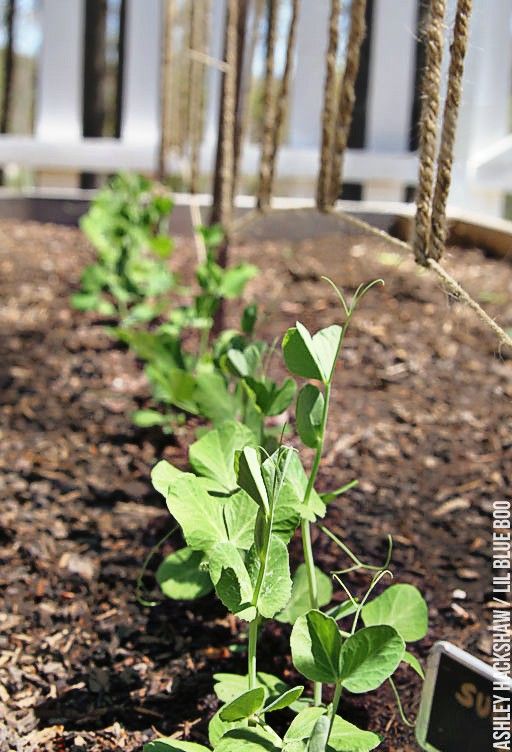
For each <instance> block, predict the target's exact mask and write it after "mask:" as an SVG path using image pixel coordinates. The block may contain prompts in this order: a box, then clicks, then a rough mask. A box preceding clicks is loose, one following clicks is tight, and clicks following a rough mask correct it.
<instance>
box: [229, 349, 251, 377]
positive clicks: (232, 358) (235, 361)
mask: <svg viewBox="0 0 512 752" xmlns="http://www.w3.org/2000/svg"><path fill="white" fill-rule="evenodd" d="M226 357H227V361H228V365H229V367H230V368H231V370H232V371H233V372H234V373H235V374H236V375H237V376H239V377H240V378H242V379H243V378H245V377H246V376H248V375H249V366H248V363H247V359H246V357H245V355H244V353H243V352H241V351H240V350H235V349H234V348H231V349H230V350H228V352H227V354H226Z"/></svg>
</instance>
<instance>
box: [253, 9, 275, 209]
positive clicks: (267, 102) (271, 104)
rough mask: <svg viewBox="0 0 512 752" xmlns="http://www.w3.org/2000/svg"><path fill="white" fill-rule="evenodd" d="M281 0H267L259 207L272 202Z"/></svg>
mask: <svg viewBox="0 0 512 752" xmlns="http://www.w3.org/2000/svg"><path fill="white" fill-rule="evenodd" d="M278 4H279V0H267V38H266V57H265V88H264V96H263V112H264V119H263V133H262V139H261V157H260V174H259V184H258V197H257V198H258V208H259V209H262V208H264V207H266V206H268V205H269V203H270V170H271V167H270V162H271V159H272V143H273V135H272V134H273V125H274V118H275V105H276V102H275V97H274V96H273V88H274V55H275V45H276V28H277V11H278Z"/></svg>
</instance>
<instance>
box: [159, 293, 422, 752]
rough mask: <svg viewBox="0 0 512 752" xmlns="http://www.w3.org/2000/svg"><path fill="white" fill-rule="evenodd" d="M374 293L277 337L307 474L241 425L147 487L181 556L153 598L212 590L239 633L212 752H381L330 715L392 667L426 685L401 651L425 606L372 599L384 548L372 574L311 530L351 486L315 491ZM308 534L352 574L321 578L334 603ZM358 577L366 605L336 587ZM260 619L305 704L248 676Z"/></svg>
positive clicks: (285, 451)
mask: <svg viewBox="0 0 512 752" xmlns="http://www.w3.org/2000/svg"><path fill="white" fill-rule="evenodd" d="M331 284H332V283H331ZM374 284H376V283H375V282H372V283H370V284H368V285H363V286H361V287H360V288H358V290H357V291H356V293H355V295H354V296H353V298H352V301H351V303H350V305H349V304H347V302H346V300H345V297H344V296H343V294H342V292H341V291H339V290H337V288H335V289H336V291H337V293H338V296H339V299H340V302H341V305H342V309H343V313H344V320H343V323H342V324H341V325H338V324H333V325H331V326H328V327H326V328H324V329H321V330H320V331H318V332H317V333H316V334H314V335H311V334H310V332H309V331H308V330H307V328H306V327H305V326H304V325H302V324H300V323H297V324H296V326H295V327H293V328H291V329H289V330H288V331H287V332H286V334H285V336H284V339H283V343H282V349H283V354H284V359H285V362H286V364H287V366H288V368H289V370H290V371H291V373H292V374H293V375H294V376H297V377H301V378H304V379H306V380H307V383H306V384H305V385H304V386H303V387H302V389H301V390H300V391H299V393H298V396H297V401H296V412H295V418H296V420H295V422H296V427H297V431H298V434H299V437H300V438H301V440H302V442H303V444H305V445H306V446H307V447H310V448H313V449H315V456H314V460H313V463H312V467H311V470H310V471H309V472H306V470H305V469H304V466H303V463H302V461H301V456H300V452H299V451H298V450H296V449H295V448H293V447H292V446H287V445H284V444H283V443H280V444H279V445H278V446H277V448H275V449H274V450H273V451H272V452H269V451H267V449H265V447H262V446H261V445H259V444H258V440H257V437H256V435H255V433H254V432H253V431H252V430H251V429H250V428H249V427H248V426H246V425H243V424H242V423H240V422H239V421H234V420H229V421H226V422H224V423H223V424H221V425H219V426H217V427H215V428H213V429H212V430H210V431H208V432H206V433H204V434H203V435H202V436H201V437H200V438H199V439H198V440H197V441H196V442H194V443H193V444H192V445H191V446H190V448H189V465H190V471H188V472H185V471H182V470H179V469H178V468H176V467H174V466H173V465H171V464H169V463H168V462H166V461H161V462H159V463H158V464H157V465H156V466H155V467H154V469H153V472H152V482H153V485H154V487H155V488H156V490H157V491H159V492H160V493H161V494H162V495H163V496H164V498H165V500H166V504H167V507H168V509H169V511H170V513H171V515H172V516H173V517H174V519H175V520H176V522H177V523H178V525H179V527H180V528H181V532H182V534H183V538H184V541H185V547H183V548H181V549H179V550H178V551H176V552H174V553H172V554H170V555H169V556H167V557H166V558H165V559H164V561H163V562H162V564H161V565H160V567H159V568H158V571H157V579H158V581H159V583H160V586H161V588H162V590H163V592H164V593H166V594H167V595H168V596H169V597H171V598H176V599H183V600H191V599H195V598H198V597H201V596H204V595H206V594H207V593H209V592H210V591H212V590H214V591H215V593H216V595H217V597H218V598H219V599H220V600H221V601H222V603H223V604H224V605H225V606H226V608H227V609H228V610H229V611H230V612H231V613H232V614H234V615H235V616H236V617H238V619H239V620H240V621H241V622H246V623H247V625H248V629H247V634H248V637H247V673H246V674H244V675H236V674H229V673H223V674H216V675H215V676H214V677H213V678H214V682H215V685H214V691H215V693H216V695H217V697H218V699H219V701H220V702H221V703H222V705H221V707H220V708H219V710H218V711H217V712H216V713H215V715H214V716H213V718H212V719H211V721H210V723H209V727H208V736H209V742H210V747H211V749H213V750H215V752H238V750H240V749H243V750H247V752H259V751H263V750H266V751H267V752H278V751H279V750H283V751H284V752H325V751H327V752H368V751H369V750H373V749H375V748H376V747H378V746H379V744H380V742H381V737H380V736H379V735H378V734H376V733H374V732H373V731H367V730H364V729H360V728H358V727H357V726H356V725H354V724H353V723H351V722H350V721H348V720H346V719H344V718H343V717H342V716H341V715H339V712H338V711H339V705H340V698H341V695H342V692H343V691H345V692H348V693H352V694H360V693H364V692H369V691H372V690H375V689H377V688H378V687H380V686H381V685H382V684H383V683H384V682H385V681H388V680H391V681H392V676H393V674H394V673H395V671H396V670H397V668H398V667H399V666H400V664H401V663H405V664H408V665H409V666H410V667H412V668H413V669H414V670H416V671H417V672H418V673H419V674H420V675H421V674H422V668H421V665H420V663H419V661H418V660H417V658H416V657H415V656H414V655H413V654H412V653H410V652H409V651H408V650H407V643H408V642H412V641H415V640H419V639H421V638H422V637H423V636H424V635H425V634H426V631H427V626H428V625H427V621H428V613H427V606H426V603H425V601H424V600H423V598H422V596H421V594H420V593H419V591H418V590H417V589H416V588H414V587H413V586H411V585H408V584H395V585H392V586H391V587H388V588H387V589H385V590H383V592H382V593H381V594H380V595H378V596H377V597H374V598H370V596H371V594H372V592H373V591H374V589H375V587H376V586H377V585H378V584H379V583H380V582H381V581H382V580H383V579H384V578H385V577H386V576H388V575H390V572H389V570H388V566H389V563H390V558H391V545H389V548H388V556H387V559H386V561H385V562H384V564H383V565H382V566H380V567H378V566H372V565H369V564H365V563H364V562H362V561H361V560H360V559H359V557H358V556H357V555H356V554H355V553H354V552H352V551H351V549H350V548H349V547H348V546H347V545H346V544H345V543H344V542H343V541H342V540H340V539H339V538H338V537H337V536H336V535H334V534H333V533H332V532H331V531H329V529H328V528H327V527H326V526H325V525H323V523H322V522H321V520H322V518H323V517H324V516H325V514H326V510H327V504H328V503H329V502H331V501H332V500H333V499H334V498H337V497H338V495H339V494H340V493H342V492H343V490H346V488H347V487H344V488H342V489H338V490H337V491H334V492H331V493H327V494H324V495H321V494H319V493H318V492H317V491H316V489H315V485H316V481H317V476H318V471H319V468H320V464H321V458H322V452H323V446H324V442H325V434H326V426H327V420H328V413H329V403H330V395H331V389H332V383H333V378H334V371H335V366H336V362H337V360H338V356H339V354H340V350H341V347H342V345H343V341H344V337H345V334H346V332H347V329H348V326H349V323H350V321H351V319H352V316H353V314H354V312H355V310H356V308H357V305H358V304H359V302H360V301H361V299H362V298H363V297H364V295H365V294H366V293H367V292H368V291H369V290H370V289H371V288H372V287H373V286H374ZM313 381H314V382H315V383H314V384H313V383H311V382H313ZM350 485H352V484H348V486H350ZM313 524H316V525H318V526H319V528H320V530H321V531H323V533H324V534H327V535H328V536H329V538H330V540H331V541H332V542H333V543H335V544H336V545H337V546H338V547H339V549H340V551H341V552H342V553H343V554H344V555H345V556H347V557H348V559H349V562H350V564H349V566H348V567H346V568H344V569H340V570H337V571H336V572H333V573H331V574H332V576H333V578H334V581H335V582H337V583H338V584H339V586H340V587H341V588H342V589H343V591H344V592H345V593H346V594H347V598H345V599H344V600H342V601H341V602H338V603H337V604H334V605H331V602H332V595H333V584H332V579H331V578H330V577H328V576H327V574H325V573H324V572H322V571H321V570H320V569H319V568H318V567H317V566H316V564H315V560H314V551H313V546H312V537H311V526H312V525H313ZM299 528H300V532H301V535H302V542H303V551H304V563H302V564H300V565H299V567H298V568H297V570H296V571H295V573H294V575H293V577H292V574H291V571H290V559H289V552H288V546H289V543H290V540H291V539H292V537H293V536H294V534H295V532H296V530H298V529H299ZM354 570H362V571H367V572H368V573H369V574H370V575H371V581H370V584H369V585H368V587H367V589H366V592H365V593H364V594H363V596H362V597H361V596H360V597H356V596H354V595H353V594H352V593H351V592H350V589H349V588H348V586H347V585H346V584H345V582H344V579H343V575H344V574H347V573H348V572H351V571H354ZM269 619H277V620H279V621H281V622H284V623H289V624H291V625H292V631H291V638H290V645H291V656H292V660H293V664H294V666H295V669H296V670H297V672H298V673H300V674H301V675H302V676H303V677H304V679H305V680H308V681H310V682H313V685H314V687H313V694H312V696H309V695H308V694H307V693H306V694H304V690H305V686H306V685H305V683H303V684H299V685H297V686H289V685H287V684H286V683H285V682H283V681H282V680H281V679H280V678H279V677H277V676H273V675H271V674H267V673H264V672H261V671H259V670H258V663H257V654H258V639H259V635H260V633H261V629H262V626H263V624H264V623H265V620H269ZM324 685H327V686H328V687H329V690H330V691H329V693H327V692H326V691H324ZM392 686H393V688H394V691H395V693H396V688H395V685H394V684H393V685H392ZM396 694H397V693H396ZM330 697H332V699H330V700H329V698H330ZM278 710H281V711H282V710H285V711H286V710H287V711H288V713H289V717H290V722H289V725H288V726H287V728H286V731H285V732H284V734H283V732H282V730H281V735H280V734H278V733H277V731H276V729H275V728H274V725H275V724H273V718H274V716H273V713H274V712H275V711H278ZM400 710H401V707H400ZM207 749H209V748H208V747H205V746H204V745H201V744H196V743H194V742H188V741H180V740H176V739H174V738H162V739H157V740H155V741H152V742H149V743H148V744H146V745H145V747H144V751H145V752H169V750H175V751H176V750H184V751H185V752H187V751H189V752H206V750H207Z"/></svg>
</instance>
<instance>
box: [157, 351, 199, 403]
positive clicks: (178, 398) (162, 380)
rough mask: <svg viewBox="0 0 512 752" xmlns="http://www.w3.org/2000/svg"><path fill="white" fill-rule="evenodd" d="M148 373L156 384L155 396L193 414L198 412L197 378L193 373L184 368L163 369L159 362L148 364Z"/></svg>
mask: <svg viewBox="0 0 512 752" xmlns="http://www.w3.org/2000/svg"><path fill="white" fill-rule="evenodd" d="M146 374H147V376H148V378H149V380H150V381H151V383H152V384H154V385H155V392H156V394H155V396H156V397H157V398H159V399H161V400H162V401H163V402H166V403H168V404H170V405H176V407H179V408H180V409H181V410H186V411H187V412H189V413H192V415H195V414H197V412H198V407H197V403H196V401H195V399H194V397H195V390H196V380H195V378H194V376H192V374H191V373H187V371H184V370H183V369H182V368H167V367H165V369H162V368H160V367H159V365H158V364H157V362H156V361H155V363H149V364H148V365H147V366H146Z"/></svg>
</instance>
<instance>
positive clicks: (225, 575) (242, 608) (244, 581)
mask: <svg viewBox="0 0 512 752" xmlns="http://www.w3.org/2000/svg"><path fill="white" fill-rule="evenodd" d="M208 567H209V572H210V577H211V579H212V582H213V584H214V586H215V590H216V593H217V595H218V596H219V598H220V600H221V601H222V602H223V603H224V605H225V606H226V608H227V609H229V610H230V611H231V612H232V613H234V614H238V615H239V616H240V618H245V619H247V621H251V620H252V619H253V618H254V615H255V609H254V608H251V607H250V602H251V599H252V595H253V586H252V582H251V579H250V577H249V574H248V572H247V569H246V567H245V564H244V562H243V559H242V557H241V556H240V552H239V551H238V549H237V548H236V547H235V546H234V545H233V544H232V543H229V542H224V543H219V544H218V545H216V546H214V547H213V548H212V549H211V550H210V552H209V553H208ZM247 609H249V611H248V612H247V613H244V612H246V610H247ZM253 613H254V615H253ZM224 720H229V719H224ZM232 720H236V719H232Z"/></svg>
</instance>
